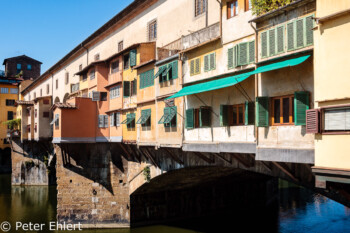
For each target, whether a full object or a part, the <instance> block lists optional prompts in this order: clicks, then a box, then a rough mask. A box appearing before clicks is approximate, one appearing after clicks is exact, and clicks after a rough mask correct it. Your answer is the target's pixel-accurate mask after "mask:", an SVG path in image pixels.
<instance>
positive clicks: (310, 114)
mask: <svg viewBox="0 0 350 233" xmlns="http://www.w3.org/2000/svg"><path fill="white" fill-rule="evenodd" d="M306 133H320V111H319V110H318V109H310V110H306Z"/></svg>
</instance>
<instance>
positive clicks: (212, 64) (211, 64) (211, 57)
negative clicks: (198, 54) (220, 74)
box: [209, 53, 216, 70]
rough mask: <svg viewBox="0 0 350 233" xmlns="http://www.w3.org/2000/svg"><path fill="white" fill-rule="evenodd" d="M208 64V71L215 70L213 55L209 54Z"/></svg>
mask: <svg viewBox="0 0 350 233" xmlns="http://www.w3.org/2000/svg"><path fill="white" fill-rule="evenodd" d="M209 58H210V59H209V61H210V62H209V64H210V67H209V69H210V70H215V65H216V64H215V53H211V54H209Z"/></svg>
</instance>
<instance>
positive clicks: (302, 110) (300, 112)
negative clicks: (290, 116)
mask: <svg viewBox="0 0 350 233" xmlns="http://www.w3.org/2000/svg"><path fill="white" fill-rule="evenodd" d="M309 103H310V102H309V93H308V92H306V91H298V92H295V93H294V121H295V125H306V110H308V109H309Z"/></svg>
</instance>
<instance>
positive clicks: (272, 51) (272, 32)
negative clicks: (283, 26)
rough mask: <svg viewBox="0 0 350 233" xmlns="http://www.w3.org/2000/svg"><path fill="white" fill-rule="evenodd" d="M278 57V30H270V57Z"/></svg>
mask: <svg viewBox="0 0 350 233" xmlns="http://www.w3.org/2000/svg"><path fill="white" fill-rule="evenodd" d="M274 55H276V30H275V29H271V30H269V56H274Z"/></svg>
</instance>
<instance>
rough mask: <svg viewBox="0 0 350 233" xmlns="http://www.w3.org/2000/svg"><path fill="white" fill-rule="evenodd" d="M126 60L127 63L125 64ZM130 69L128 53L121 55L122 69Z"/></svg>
mask: <svg viewBox="0 0 350 233" xmlns="http://www.w3.org/2000/svg"><path fill="white" fill-rule="evenodd" d="M126 57H127V59H126ZM126 60H127V62H126ZM129 68H130V53H126V54H124V55H123V69H124V70H128V69H129Z"/></svg>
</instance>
